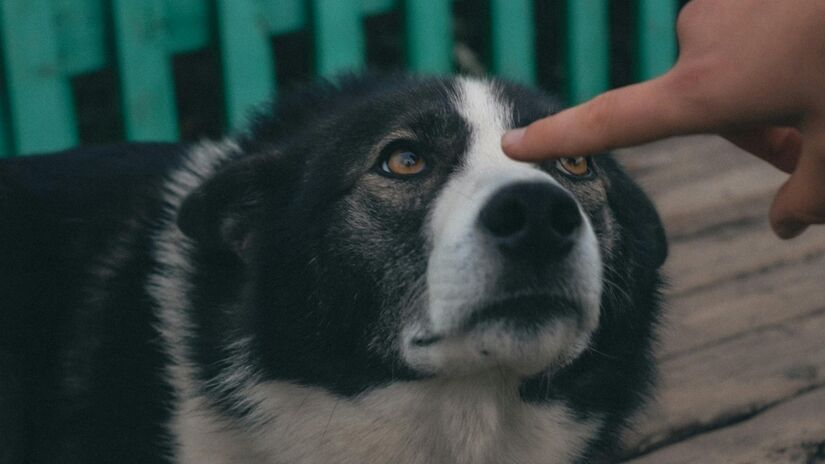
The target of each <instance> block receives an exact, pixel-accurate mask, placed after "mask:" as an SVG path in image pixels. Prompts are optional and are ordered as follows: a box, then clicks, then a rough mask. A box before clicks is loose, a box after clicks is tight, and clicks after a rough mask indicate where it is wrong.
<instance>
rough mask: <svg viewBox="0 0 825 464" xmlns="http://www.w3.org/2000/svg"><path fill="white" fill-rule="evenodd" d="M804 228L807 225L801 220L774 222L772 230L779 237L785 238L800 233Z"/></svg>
mask: <svg viewBox="0 0 825 464" xmlns="http://www.w3.org/2000/svg"><path fill="white" fill-rule="evenodd" d="M806 228H808V225H807V224H805V223H803V222H796V221H785V222H780V223H778V224H776V226H775V227H774V231H775V232H776V235H778V236H779V238H781V239H785V240H787V239H789V238H794V237H796V236H797V235H799V234H801V233H802V232H803V231H804V230H805V229H806Z"/></svg>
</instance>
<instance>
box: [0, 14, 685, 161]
mask: <svg viewBox="0 0 825 464" xmlns="http://www.w3.org/2000/svg"><path fill="white" fill-rule="evenodd" d="M683 3H685V1H684V0H456V1H451V0H2V1H0V55H2V60H0V156H15V155H23V154H31V153H39V152H46V151H53V150H59V149H64V148H68V147H72V146H75V145H78V144H82V145H89V144H106V143H113V142H118V141H123V140H131V141H145V140H192V139H197V138H201V137H218V136H219V135H220V134H222V133H224V132H226V131H227V130H231V129H233V128H237V127H239V126H241V125H242V124H243V122H244V120H245V117H246V115H248V114H249V112H250V109H251V108H252V107H253V106H254V105H256V104H260V103H261V102H262V101H265V100H267V99H269V98H273V97H274V98H277V95H278V94H279V93H282V92H285V91H289V89H290V88H292V87H294V86H296V85H301V84H303V83H306V82H308V81H311V80H313V79H316V78H318V77H319V76H320V77H329V76H334V75H335V74H337V73H340V72H344V71H350V70H356V71H357V70H364V69H371V70H382V71H387V70H400V69H409V70H412V71H415V72H422V73H434V74H446V73H453V72H457V73H465V74H473V75H500V76H504V77H506V78H509V79H513V80H517V81H521V82H524V83H527V84H531V85H537V86H540V87H542V88H544V89H546V90H548V91H550V92H552V93H554V94H556V95H559V96H561V97H562V98H563V99H565V100H566V101H568V102H570V103H573V102H578V101H582V100H584V99H587V98H589V97H591V96H593V95H595V94H596V93H598V92H600V91H603V90H606V89H607V88H610V87H615V86H619V85H625V84H628V83H631V82H634V81H637V80H641V79H645V78H650V77H653V76H655V75H657V74H660V73H662V72H663V71H665V70H666V69H668V68H669V67H670V65H671V64H672V63H673V60H674V59H675V56H676V41H675V33H674V23H675V18H676V15H677V13H678V10H679V8H680V7H681V5H682V4H683Z"/></svg>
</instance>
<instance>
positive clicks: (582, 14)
mask: <svg viewBox="0 0 825 464" xmlns="http://www.w3.org/2000/svg"><path fill="white" fill-rule="evenodd" d="M609 46H610V37H609V33H608V4H607V1H606V0H568V2H567V57H566V58H567V60H566V61H567V70H568V71H567V74H568V76H569V83H568V99H569V100H570V102H571V103H580V102H583V101H585V100H588V99H590V98H592V97H594V96H596V95H597V94H599V93H601V92H604V91H605V90H607V89H608V87H609V86H610V70H609V66H610V56H609V55H610V50H609V48H610V47H609Z"/></svg>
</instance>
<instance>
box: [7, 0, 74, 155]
mask: <svg viewBox="0 0 825 464" xmlns="http://www.w3.org/2000/svg"><path fill="white" fill-rule="evenodd" d="M53 18H54V16H53V11H52V6H51V2H50V1H48V0H2V1H0V34H2V42H3V50H4V58H5V70H6V79H7V81H6V83H7V86H8V87H7V90H8V92H9V118H10V119H11V121H12V131H13V132H12V138H13V145H14V147H15V149H16V151H17V153H21V154H25V153H36V152H44V151H52V150H59V149H61V148H67V147H70V146H72V145H74V144H76V143H77V128H76V127H75V117H74V105H73V102H72V92H71V88H70V86H69V81H68V79H66V76H64V75H63V74H62V72H61V67H60V60H59V53H58V40H57V39H58V38H57V33H56V29H55V27H54V24H53Z"/></svg>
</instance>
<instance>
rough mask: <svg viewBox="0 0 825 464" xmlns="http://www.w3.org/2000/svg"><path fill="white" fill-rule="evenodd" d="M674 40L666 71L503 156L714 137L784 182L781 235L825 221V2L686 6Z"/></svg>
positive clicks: (533, 134)
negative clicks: (766, 165) (784, 176)
mask: <svg viewBox="0 0 825 464" xmlns="http://www.w3.org/2000/svg"><path fill="white" fill-rule="evenodd" d="M677 35H678V40H679V44H680V49H681V53H680V55H679V59H678V61H677V63H676V65H675V66H674V67H673V68H672V69H671V70H670V71H668V72H667V73H666V74H664V75H663V76H661V77H659V78H656V79H653V80H651V81H647V82H643V83H640V84H635V85H631V86H628V87H623V88H620V89H616V90H613V91H610V92H607V93H604V94H602V95H599V96H597V97H596V98H594V99H593V100H591V101H589V102H586V103H584V104H582V105H579V106H576V107H573V108H570V109H568V110H565V111H562V112H560V113H558V114H556V115H554V116H550V117H548V118H545V119H541V120H539V121H536V122H534V123H533V124H530V125H529V126H527V127H526V128H522V129H517V130H514V131H511V132H509V133H507V134H505V136H504V137H503V139H502V147H503V149H504V152H505V153H507V154H508V155H509V156H511V157H512V158H515V159H519V160H525V161H529V160H538V159H547V158H557V157H562V156H582V155H589V154H594V153H598V152H603V151H606V150H610V149H613V148H619V147H627V146H631V145H637V144H641V143H646V142H650V141H653V140H656V139H660V138H665V137H669V136H674V135H685V134H695V133H716V134H720V135H722V136H724V137H726V138H728V139H729V140H731V141H732V142H733V143H735V144H737V145H738V146H740V147H742V148H743V149H745V150H747V151H750V152H751V153H753V154H754V155H756V156H759V157H760V158H762V159H764V160H766V161H768V162H770V163H771V164H773V165H774V166H776V167H778V168H779V169H782V170H784V171H785V172H788V173H791V177H790V178H789V179H788V181H787V182H785V184H784V185H783V186H782V187H781V188H780V189H779V191H778V192H777V194H776V197H775V198H774V202H773V205H772V206H771V211H770V221H771V226H772V227H773V230H774V231H775V232H776V234H777V235H778V236H779V237H781V238H791V237H795V236H797V235H799V234H800V233H802V231H803V230H804V229H805V228H806V227H807V226H808V225H810V224H822V223H825V2H823V1H822V0H797V1H795V2H793V5H789V4H788V3H787V2H782V1H779V0H739V1H736V2H731V1H729V0H692V1H691V2H689V3H688V4H687V5H685V7H684V8H683V9H682V11H681V12H680V14H679V19H678V21H677Z"/></svg>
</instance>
